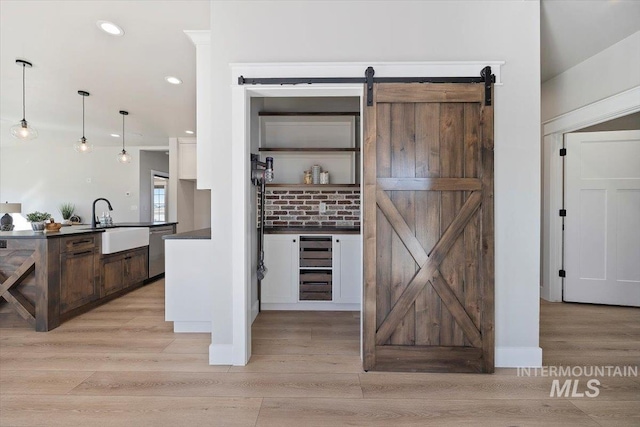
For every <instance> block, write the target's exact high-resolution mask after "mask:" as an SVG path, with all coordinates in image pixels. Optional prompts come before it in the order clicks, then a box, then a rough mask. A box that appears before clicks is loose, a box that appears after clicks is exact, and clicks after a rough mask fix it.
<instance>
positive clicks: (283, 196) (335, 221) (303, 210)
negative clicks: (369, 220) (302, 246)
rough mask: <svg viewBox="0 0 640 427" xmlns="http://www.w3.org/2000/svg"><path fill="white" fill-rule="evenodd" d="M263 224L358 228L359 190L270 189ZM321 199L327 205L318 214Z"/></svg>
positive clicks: (268, 225) (269, 225)
mask: <svg viewBox="0 0 640 427" xmlns="http://www.w3.org/2000/svg"><path fill="white" fill-rule="evenodd" d="M265 199H266V200H265V207H266V209H265V219H264V222H265V226H267V227H274V226H275V227H281V226H309V227H320V226H328V227H335V226H337V227H359V226H360V190H270V189H268V190H267V192H266V193H265ZM320 202H323V203H325V204H326V206H327V210H326V212H324V213H322V214H321V213H320Z"/></svg>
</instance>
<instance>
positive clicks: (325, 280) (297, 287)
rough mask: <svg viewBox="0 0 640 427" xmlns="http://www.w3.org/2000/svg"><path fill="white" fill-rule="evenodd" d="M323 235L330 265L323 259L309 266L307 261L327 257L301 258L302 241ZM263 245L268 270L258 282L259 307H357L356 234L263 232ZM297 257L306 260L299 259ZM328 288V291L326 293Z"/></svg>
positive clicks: (358, 252)
mask: <svg viewBox="0 0 640 427" xmlns="http://www.w3.org/2000/svg"><path fill="white" fill-rule="evenodd" d="M323 237H324V238H326V239H327V240H328V241H329V242H330V244H331V258H330V264H329V263H325V262H324V261H323V262H321V263H320V264H322V265H310V263H309V262H308V261H309V260H313V259H320V260H326V259H327V258H313V257H305V255H300V254H301V250H303V251H304V249H306V248H304V246H305V242H313V241H316V240H322V238H323ZM310 239H315V240H310ZM323 241H324V240H323ZM301 242H302V243H301ZM264 245H265V246H264V253H265V265H266V266H267V269H268V272H267V275H266V276H265V278H264V280H263V281H262V283H261V303H262V309H263V310H359V309H360V302H361V299H362V298H361V295H362V258H361V253H362V252H361V237H360V235H359V234H334V235H317V234H314V235H309V236H305V235H298V234H267V235H265V238H264ZM301 259H302V260H305V259H306V260H307V261H304V262H301ZM311 264H313V263H311ZM314 287H315V288H317V290H316V289H313V288H314ZM328 289H330V291H329V292H330V294H327V293H326V291H327V290H328ZM314 294H316V295H314Z"/></svg>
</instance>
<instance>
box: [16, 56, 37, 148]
mask: <svg viewBox="0 0 640 427" xmlns="http://www.w3.org/2000/svg"><path fill="white" fill-rule="evenodd" d="M16 64H18V65H19V66H21V67H22V120H20V123H16V124H15V125H13V126H11V136H13V137H14V138H17V139H21V140H23V141H28V140H30V139H35V138H37V137H38V131H37V130H36V129H35V128H34V127H31V126H30V125H29V123H28V122H27V119H26V118H25V102H24V98H25V96H24V95H25V84H24V71H25V68H26V67H29V68H31V67H32V66H33V64H31V62H29V61H25V60H22V59H16Z"/></svg>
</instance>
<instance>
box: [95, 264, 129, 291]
mask: <svg viewBox="0 0 640 427" xmlns="http://www.w3.org/2000/svg"><path fill="white" fill-rule="evenodd" d="M101 265H102V292H101V295H100V296H102V297H105V296H107V295H111V294H112V293H114V292H116V291H119V290H120V289H122V288H123V287H124V280H123V272H124V257H123V256H122V255H114V256H105V257H103V258H102V260H101Z"/></svg>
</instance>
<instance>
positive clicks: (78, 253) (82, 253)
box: [73, 251, 93, 256]
mask: <svg viewBox="0 0 640 427" xmlns="http://www.w3.org/2000/svg"><path fill="white" fill-rule="evenodd" d="M92 253H93V251H82V252H74V253H73V256H79V255H86V254H92Z"/></svg>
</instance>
